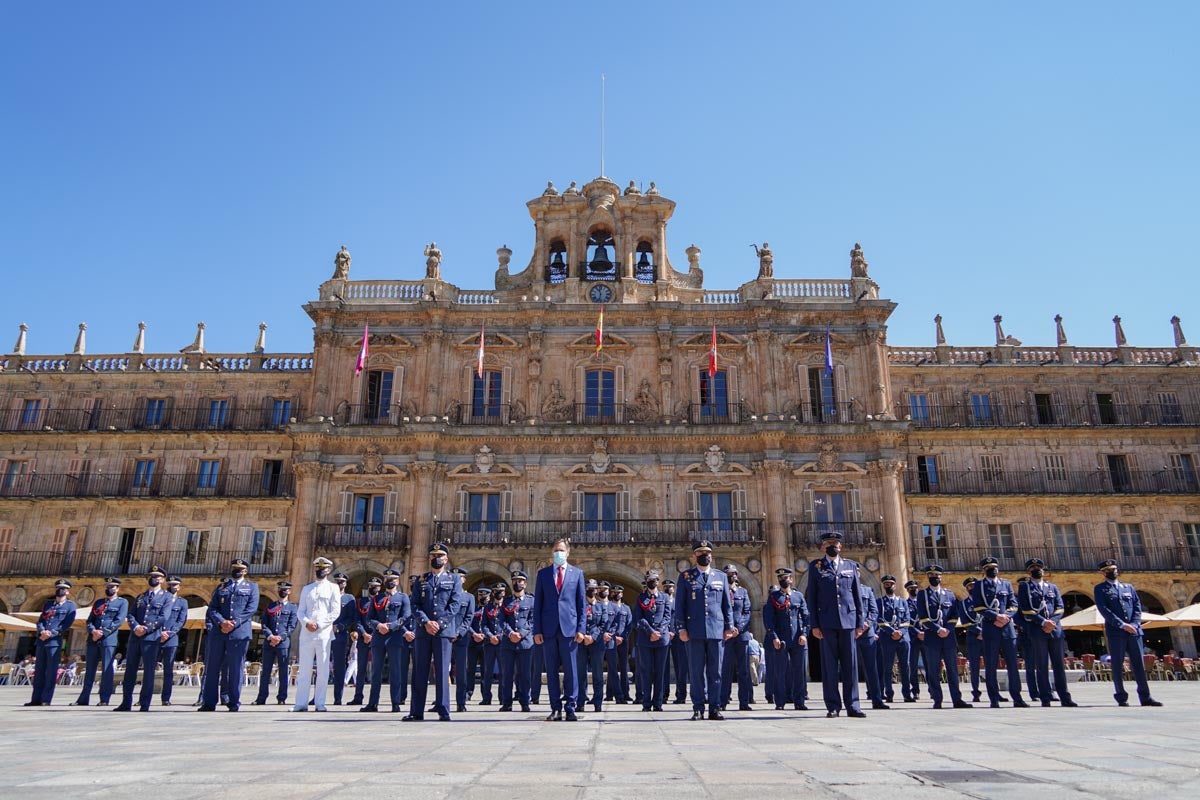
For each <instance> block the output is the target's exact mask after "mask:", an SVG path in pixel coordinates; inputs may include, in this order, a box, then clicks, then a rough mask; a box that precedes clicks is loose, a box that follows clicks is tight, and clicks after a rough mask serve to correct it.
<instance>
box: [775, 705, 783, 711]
mask: <svg viewBox="0 0 1200 800" xmlns="http://www.w3.org/2000/svg"><path fill="white" fill-rule="evenodd" d="M775 710H776V711H783V706H775Z"/></svg>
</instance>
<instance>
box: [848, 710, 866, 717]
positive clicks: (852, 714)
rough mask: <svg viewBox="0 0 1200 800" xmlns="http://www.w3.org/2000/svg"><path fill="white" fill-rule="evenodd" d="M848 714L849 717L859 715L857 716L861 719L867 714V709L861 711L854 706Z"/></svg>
mask: <svg viewBox="0 0 1200 800" xmlns="http://www.w3.org/2000/svg"><path fill="white" fill-rule="evenodd" d="M846 716H847V717H857V718H859V719H861V718H863V717H865V716H867V713H866V712H865V711H860V710H859V709H857V708H852V709H850V710H849V711H847V712H846Z"/></svg>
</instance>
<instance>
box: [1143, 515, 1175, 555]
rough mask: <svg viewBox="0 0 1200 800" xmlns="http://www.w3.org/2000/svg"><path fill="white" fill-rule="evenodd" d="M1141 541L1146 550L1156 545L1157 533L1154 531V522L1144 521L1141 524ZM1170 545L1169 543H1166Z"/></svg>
mask: <svg viewBox="0 0 1200 800" xmlns="http://www.w3.org/2000/svg"><path fill="white" fill-rule="evenodd" d="M1142 541H1143V542H1145V543H1146V547H1147V548H1152V547H1154V546H1155V545H1157V544H1158V539H1157V533H1156V531H1155V530H1154V522H1153V521H1152V520H1146V521H1145V522H1143V523H1142ZM1167 544H1170V542H1167Z"/></svg>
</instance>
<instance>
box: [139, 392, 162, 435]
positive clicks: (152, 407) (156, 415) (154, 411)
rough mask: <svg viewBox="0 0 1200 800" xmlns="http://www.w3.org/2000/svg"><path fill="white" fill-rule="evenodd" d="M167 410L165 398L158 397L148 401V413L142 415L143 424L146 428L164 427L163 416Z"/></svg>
mask: <svg viewBox="0 0 1200 800" xmlns="http://www.w3.org/2000/svg"><path fill="white" fill-rule="evenodd" d="M166 412H167V401H166V399H165V398H162V397H157V398H151V399H149V400H147V401H146V413H145V415H144V416H143V417H142V425H143V426H144V427H146V428H159V427H162V424H163V417H164V416H165V415H166Z"/></svg>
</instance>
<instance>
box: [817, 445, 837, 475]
mask: <svg viewBox="0 0 1200 800" xmlns="http://www.w3.org/2000/svg"><path fill="white" fill-rule="evenodd" d="M839 455H841V454H840V453H839V452H838V449H837V448H836V447H834V446H833V445H832V444H830V443H828V442H826V443H825V444H823V445H821V452H819V453H818V454H817V471H818V472H837V471H838V462H839V459H838V456H839Z"/></svg>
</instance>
